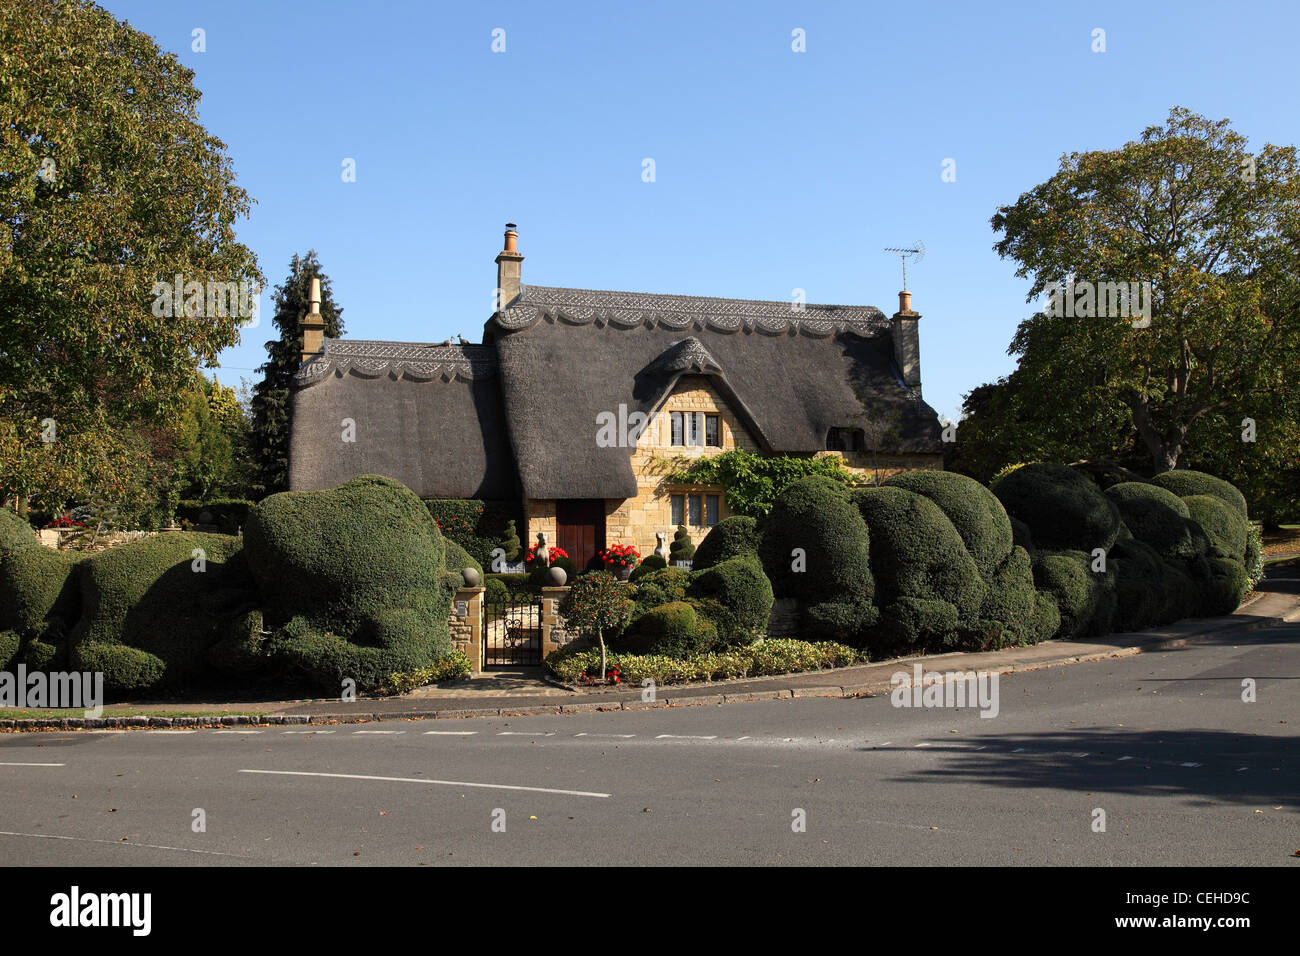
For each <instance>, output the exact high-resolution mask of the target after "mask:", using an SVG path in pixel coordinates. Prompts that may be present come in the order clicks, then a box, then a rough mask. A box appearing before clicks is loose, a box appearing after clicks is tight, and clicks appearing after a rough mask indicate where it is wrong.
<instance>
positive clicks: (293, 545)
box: [244, 475, 454, 693]
mask: <svg viewBox="0 0 1300 956" xmlns="http://www.w3.org/2000/svg"><path fill="white" fill-rule="evenodd" d="M244 547H245V551H246V553H247V556H248V564H249V567H250V568H251V569H252V572H253V575H254V577H255V578H256V580H257V583H258V586H259V588H260V589H261V592H262V596H263V599H264V612H265V615H266V620H267V626H268V627H269V628H271V629H274V630H275V631H276V637H275V640H274V641H273V650H274V652H275V654H276V655H277V656H279V657H281V658H282V659H284V660H285V661H286V662H287V663H289V664H290V665H292V666H293V667H294V668H295V669H296V670H298V671H299V672H300V673H302V674H304V675H306V676H307V677H309V678H310V679H312V680H314V681H316V682H317V684H319V685H320V686H321V687H322V688H328V689H329V691H330V692H331V693H334V692H337V682H338V681H340V680H343V679H345V678H351V679H353V680H355V681H356V682H357V689H358V690H369V689H371V688H373V687H377V686H380V685H382V684H383V682H384V680H385V679H386V678H387V676H388V675H389V674H390V673H396V672H399V671H406V670H412V669H414V668H416V667H427V666H430V665H432V664H434V663H435V662H437V661H438V660H440V659H441V658H443V657H446V656H447V655H448V654H449V653H451V650H452V642H451V635H450V631H449V629H448V625H447V619H448V614H449V611H450V594H449V589H448V587H445V586H444V585H443V583H442V581H443V578H442V573H443V570H444V568H445V566H446V565H445V563H444V562H445V558H444V549H443V539H442V534H441V533H440V532H439V531H438V527H437V524H436V523H435V522H434V519H433V518H432V516H431V515H430V514H429V511H428V508H427V507H426V506H425V504H424V502H422V501H420V499H419V498H418V497H416V495H415V493H414V492H412V491H411V490H410V489H409V488H407V487H406V486H405V485H403V484H402V483H401V482H398V481H394V480H393V479H391V478H384V477H380V476H378V475H363V476H361V477H358V478H354V479H352V480H351V481H348V482H346V483H344V484H342V485H339V486H338V487H337V488H333V489H330V490H328V491H301V492H285V493H281V494H276V495H271V496H270V497H268V498H266V499H265V500H263V501H262V502H261V503H260V504H259V505H258V506H257V507H256V508H254V509H253V511H252V512H251V513H250V514H249V518H248V527H247V528H246V529H245V531H244ZM453 577H454V576H453ZM453 583H454V581H453ZM399 610H400V611H402V612H403V613H395V612H397V611H399ZM408 612H409V613H408ZM299 618H300V619H301V620H298V621H296V622H295V619H299ZM417 622H418V623H417ZM290 625H292V626H290ZM362 642H369V643H370V645H371V646H364V647H363V646H362Z"/></svg>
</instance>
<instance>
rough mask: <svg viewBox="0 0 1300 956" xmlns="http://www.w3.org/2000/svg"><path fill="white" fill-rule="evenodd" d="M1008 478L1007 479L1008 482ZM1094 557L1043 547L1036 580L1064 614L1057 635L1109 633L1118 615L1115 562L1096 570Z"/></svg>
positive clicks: (1069, 636)
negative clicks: (1094, 569)
mask: <svg viewBox="0 0 1300 956" xmlns="http://www.w3.org/2000/svg"><path fill="white" fill-rule="evenodd" d="M1005 483H1006V482H1003V484H1005ZM1092 564H1093V558H1092V556H1091V555H1088V554H1084V553H1083V552H1082V551H1041V552H1039V555H1038V561H1037V562H1036V563H1035V564H1034V583H1035V584H1036V585H1037V586H1038V588H1039V590H1040V591H1047V592H1048V593H1050V594H1051V595H1052V597H1053V599H1054V600H1055V603H1056V608H1057V610H1058V611H1059V612H1060V615H1061V626H1060V628H1059V629H1058V630H1057V632H1056V636H1058V637H1061V638H1065V639H1067V640H1069V639H1073V638H1078V637H1087V636H1090V635H1094V634H1105V633H1107V632H1109V631H1110V629H1111V624H1112V621H1113V618H1114V615H1115V603H1116V593H1115V592H1116V581H1115V569H1114V565H1113V564H1112V563H1110V562H1107V565H1106V571H1105V572H1099V571H1093V570H1092Z"/></svg>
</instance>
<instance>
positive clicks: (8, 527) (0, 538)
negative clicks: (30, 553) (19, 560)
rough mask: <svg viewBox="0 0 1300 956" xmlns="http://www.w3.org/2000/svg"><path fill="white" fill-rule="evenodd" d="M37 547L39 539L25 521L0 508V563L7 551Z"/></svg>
mask: <svg viewBox="0 0 1300 956" xmlns="http://www.w3.org/2000/svg"><path fill="white" fill-rule="evenodd" d="M39 547H41V542H40V539H39V538H38V537H37V536H36V531H35V530H34V529H33V528H32V526H31V525H30V524H28V522H27V519H26V518H24V517H22V516H21V515H17V514H15V513H14V512H12V511H10V510H9V509H8V508H4V507H0V561H3V560H4V556H5V552H7V551H12V550H16V549H21V548H39Z"/></svg>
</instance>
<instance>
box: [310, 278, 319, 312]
mask: <svg viewBox="0 0 1300 956" xmlns="http://www.w3.org/2000/svg"><path fill="white" fill-rule="evenodd" d="M319 312H320V279H319V278H318V277H316V276H313V277H312V280H311V314H312V315H316V314H317V313H319Z"/></svg>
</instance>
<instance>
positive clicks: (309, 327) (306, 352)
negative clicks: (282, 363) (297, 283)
mask: <svg viewBox="0 0 1300 956" xmlns="http://www.w3.org/2000/svg"><path fill="white" fill-rule="evenodd" d="M301 327H302V360H303V361H304V362H306V361H307V360H308V359H309V358H311V357H312V356H313V355H316V354H317V353H318V352H320V351H321V349H323V348H324V347H325V319H324V318H323V317H322V316H321V314H320V279H319V278H313V279H312V280H311V311H310V312H308V313H307V315H305V316H304V317H303V320H302V326H301Z"/></svg>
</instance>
